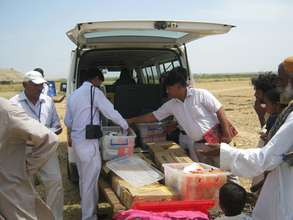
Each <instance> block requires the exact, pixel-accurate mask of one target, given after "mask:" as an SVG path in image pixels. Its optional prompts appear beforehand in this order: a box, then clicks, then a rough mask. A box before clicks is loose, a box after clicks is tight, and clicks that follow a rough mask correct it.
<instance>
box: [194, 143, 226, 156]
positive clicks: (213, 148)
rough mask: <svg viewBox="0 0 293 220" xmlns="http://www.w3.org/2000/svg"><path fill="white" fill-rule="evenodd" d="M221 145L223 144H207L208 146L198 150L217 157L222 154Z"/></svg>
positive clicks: (205, 154)
mask: <svg viewBox="0 0 293 220" xmlns="http://www.w3.org/2000/svg"><path fill="white" fill-rule="evenodd" d="M220 146H221V144H206V147H204V148H202V149H200V150H198V152H199V153H201V154H203V155H204V156H207V157H209V156H212V157H217V156H220V148H221V147H220Z"/></svg>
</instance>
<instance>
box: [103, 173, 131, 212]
mask: <svg viewBox="0 0 293 220" xmlns="http://www.w3.org/2000/svg"><path fill="white" fill-rule="evenodd" d="M98 185H99V188H100V190H101V192H102V193H103V194H104V196H105V198H106V200H107V202H109V203H110V204H111V206H112V208H113V213H117V212H119V211H122V210H125V209H126V208H125V207H124V206H123V205H122V204H121V203H120V201H119V199H118V198H117V196H116V194H115V193H114V191H113V190H112V188H111V186H110V185H109V184H108V183H107V182H106V181H105V180H104V179H103V178H100V179H99V182H98Z"/></svg>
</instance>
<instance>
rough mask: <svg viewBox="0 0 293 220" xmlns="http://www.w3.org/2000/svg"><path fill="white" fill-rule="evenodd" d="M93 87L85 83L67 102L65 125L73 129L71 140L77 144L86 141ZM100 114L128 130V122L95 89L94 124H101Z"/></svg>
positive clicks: (100, 92)
mask: <svg viewBox="0 0 293 220" xmlns="http://www.w3.org/2000/svg"><path fill="white" fill-rule="evenodd" d="M91 86H93V85H92V84H91V83H90V82H84V83H83V84H82V86H81V87H80V88H78V89H76V90H75V91H74V92H73V93H72V94H71V95H70V96H69V97H68V100H67V109H66V114H65V119H64V122H65V125H66V126H67V127H68V128H70V129H71V138H72V141H74V142H75V143H80V142H81V141H84V140H85V127H86V125H88V124H90V122H91ZM100 112H101V113H102V114H103V115H104V116H105V117H106V118H108V119H110V120H112V121H113V122H114V123H116V124H118V125H120V126H121V127H122V128H123V129H125V130H126V129H128V124H127V122H126V121H125V120H124V119H123V118H122V116H121V115H120V114H119V112H117V111H116V110H115V109H114V106H113V105H112V103H111V102H110V101H109V100H108V99H107V98H106V97H105V95H104V94H103V92H102V91H101V90H100V89H98V88H95V90H94V101H93V124H97V125H99V124H100Z"/></svg>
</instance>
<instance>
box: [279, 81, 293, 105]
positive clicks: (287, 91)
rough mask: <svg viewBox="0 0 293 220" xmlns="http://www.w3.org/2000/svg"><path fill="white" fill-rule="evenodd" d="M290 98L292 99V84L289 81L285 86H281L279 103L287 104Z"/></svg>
mask: <svg viewBox="0 0 293 220" xmlns="http://www.w3.org/2000/svg"><path fill="white" fill-rule="evenodd" d="M291 100H293V86H292V84H291V83H290V82H289V83H288V85H287V86H286V87H285V88H282V93H281V96H280V102H281V104H288V103H289V102H290V101H291Z"/></svg>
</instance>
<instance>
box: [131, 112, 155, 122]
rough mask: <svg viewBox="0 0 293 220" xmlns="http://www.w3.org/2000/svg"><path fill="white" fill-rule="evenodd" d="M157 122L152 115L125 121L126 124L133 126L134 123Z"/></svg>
mask: <svg viewBox="0 0 293 220" xmlns="http://www.w3.org/2000/svg"><path fill="white" fill-rule="evenodd" d="M155 121H158V120H157V119H156V117H155V116H154V114H153V113H148V114H145V115H142V116H138V117H133V118H129V119H127V122H128V124H134V123H150V122H155Z"/></svg>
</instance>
